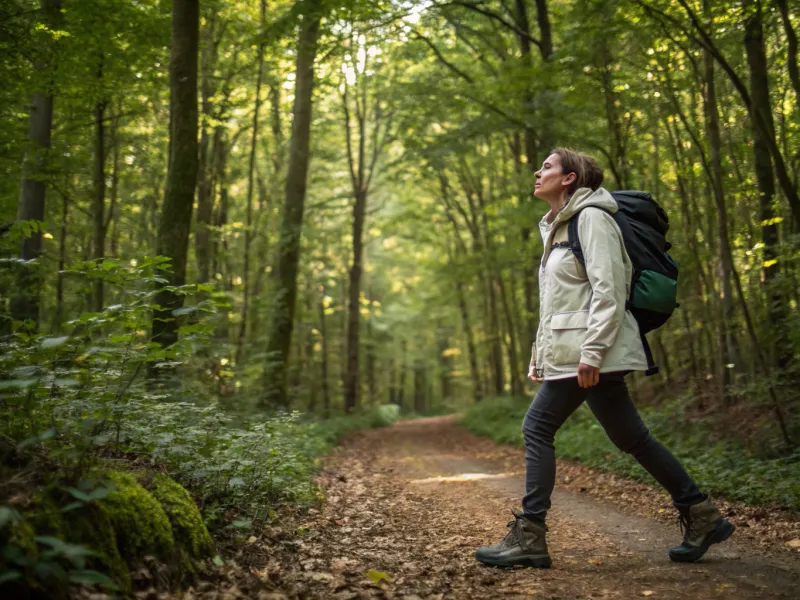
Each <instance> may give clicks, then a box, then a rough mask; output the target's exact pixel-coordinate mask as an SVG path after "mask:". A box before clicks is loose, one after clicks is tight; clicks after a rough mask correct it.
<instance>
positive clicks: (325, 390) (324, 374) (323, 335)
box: [319, 286, 331, 417]
mask: <svg viewBox="0 0 800 600" xmlns="http://www.w3.org/2000/svg"><path fill="white" fill-rule="evenodd" d="M320 288H321V289H320V291H321V292H322V294H321V296H320V299H319V337H320V346H321V348H320V361H319V362H320V378H321V379H322V416H323V417H328V416H329V415H330V411H331V394H330V389H329V386H328V333H327V329H326V327H325V288H324V287H322V286H320Z"/></svg>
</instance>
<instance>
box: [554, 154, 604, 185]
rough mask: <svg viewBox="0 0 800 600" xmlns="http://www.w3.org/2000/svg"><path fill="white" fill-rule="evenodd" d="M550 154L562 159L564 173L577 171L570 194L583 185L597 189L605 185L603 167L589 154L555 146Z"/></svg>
mask: <svg viewBox="0 0 800 600" xmlns="http://www.w3.org/2000/svg"><path fill="white" fill-rule="evenodd" d="M550 154H555V155H557V156H558V157H559V158H560V159H561V172H562V173H563V174H564V175H567V174H569V173H575V181H574V182H572V185H570V186H569V190H568V192H569V194H570V195H572V194H573V193H575V190H577V189H578V188H582V187H588V188H591V189H592V190H596V189H597V188H599V187H600V186H601V185H603V169H602V168H600V165H599V164H597V161H596V160H595V159H593V158H592V157H591V156H589V155H588V154H583V153H582V152H576V151H575V150H572V149H571V148H554V149H553V150H552V151H551V152H550Z"/></svg>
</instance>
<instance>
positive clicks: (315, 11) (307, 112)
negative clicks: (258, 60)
mask: <svg viewBox="0 0 800 600" xmlns="http://www.w3.org/2000/svg"><path fill="white" fill-rule="evenodd" d="M308 4H309V6H310V10H309V11H307V12H306V14H304V18H303V21H302V24H301V25H300V34H299V37H298V42H297V66H296V78H295V99H294V111H293V114H294V119H293V121H292V138H291V142H290V147H289V172H288V174H287V176H286V196H285V201H284V206H283V215H282V219H281V227H280V238H279V240H278V248H277V251H276V258H275V261H274V265H275V267H274V270H273V272H272V273H273V280H274V283H275V307H274V313H273V315H272V321H271V323H270V327H269V333H268V340H269V341H268V342H267V358H266V361H267V364H266V365H265V369H264V383H265V385H264V392H263V397H262V405H264V406H284V407H285V406H288V405H289V398H287V396H286V369H287V366H288V365H287V361H288V359H289V352H290V350H291V345H292V327H293V324H294V312H295V300H296V298H297V265H298V262H299V259H300V236H301V233H302V228H303V209H304V206H305V197H306V175H307V173H308V161H309V145H310V140H311V100H312V91H313V87H314V59H315V57H316V54H317V37H318V35H319V25H320V20H321V16H320V14H319V6H320V2H319V1H318V0H315V1H312V0H309V2H308Z"/></svg>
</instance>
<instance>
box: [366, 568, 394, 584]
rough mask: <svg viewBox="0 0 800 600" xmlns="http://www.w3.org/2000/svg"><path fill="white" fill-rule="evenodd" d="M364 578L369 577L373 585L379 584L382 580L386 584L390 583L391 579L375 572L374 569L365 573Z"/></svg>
mask: <svg viewBox="0 0 800 600" xmlns="http://www.w3.org/2000/svg"><path fill="white" fill-rule="evenodd" d="M366 576H367V577H369V578H370V579H371V580H372V582H373V583H380V582H381V581H383V580H384V579H385V580H386V582H387V583H391V582H392V579H391V578H390V577H389V576H388V575H387V574H386V573H384V572H383V571H376V570H375V569H370V570H369V571H367V572H366Z"/></svg>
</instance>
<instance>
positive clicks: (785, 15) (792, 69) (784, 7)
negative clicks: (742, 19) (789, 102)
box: [775, 0, 800, 110]
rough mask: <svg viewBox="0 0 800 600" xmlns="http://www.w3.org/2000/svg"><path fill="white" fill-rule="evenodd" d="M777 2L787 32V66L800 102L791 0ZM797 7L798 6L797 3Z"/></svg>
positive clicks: (795, 93) (799, 72)
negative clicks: (790, 7) (790, 11)
mask: <svg viewBox="0 0 800 600" xmlns="http://www.w3.org/2000/svg"><path fill="white" fill-rule="evenodd" d="M775 3H776V4H777V5H778V10H779V11H780V13H781V20H782V21H783V30H784V32H785V33H786V45H787V48H786V68H787V69H788V71H789V79H790V80H791V82H792V87H793V88H794V97H795V102H800V70H798V67H797V34H796V33H795V31H794V28H793V27H792V21H791V19H790V18H789V2H788V0H775ZM795 8H797V6H796V5H795ZM795 110H797V108H795Z"/></svg>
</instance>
